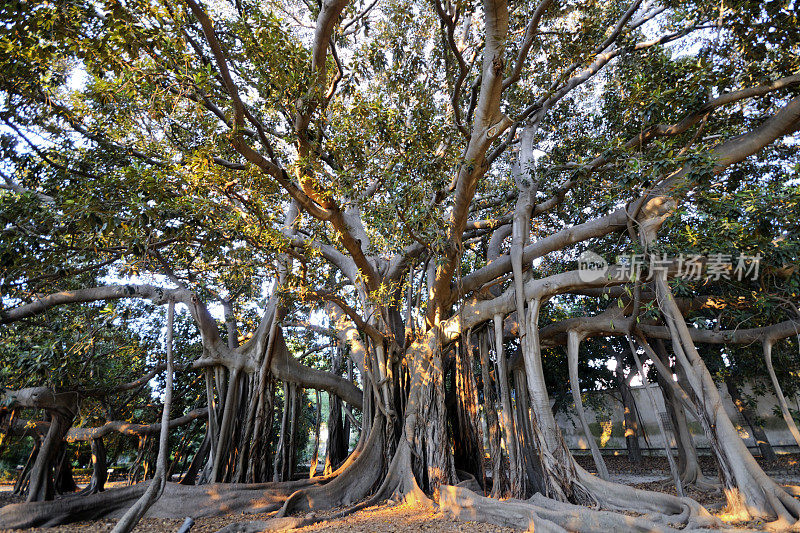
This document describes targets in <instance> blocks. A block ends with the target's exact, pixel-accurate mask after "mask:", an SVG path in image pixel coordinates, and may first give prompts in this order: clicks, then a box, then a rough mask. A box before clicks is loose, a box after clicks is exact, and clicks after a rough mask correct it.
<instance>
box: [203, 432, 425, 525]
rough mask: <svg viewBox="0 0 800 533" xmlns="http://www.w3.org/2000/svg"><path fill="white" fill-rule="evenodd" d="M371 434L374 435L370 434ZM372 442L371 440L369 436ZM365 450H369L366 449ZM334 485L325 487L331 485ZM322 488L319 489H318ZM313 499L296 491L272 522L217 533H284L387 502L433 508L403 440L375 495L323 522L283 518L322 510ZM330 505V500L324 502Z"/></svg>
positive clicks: (309, 517)
mask: <svg viewBox="0 0 800 533" xmlns="http://www.w3.org/2000/svg"><path fill="white" fill-rule="evenodd" d="M373 431H377V429H376V430H373ZM370 438H372V436H370ZM367 449H368V450H369V449H370V448H367ZM338 479H342V480H344V479H351V481H352V476H351V475H347V473H345V474H344V475H342V476H339V477H337V480H338ZM333 483H335V481H334V482H331V483H330V484H328V485H326V487H327V486H329V485H332V484H333ZM320 488H322V487H320ZM313 496H314V495H313V494H311V493H310V491H302V490H298V491H297V492H295V493H294V494H292V495H291V496H290V497H289V498H288V499H287V500H286V502H285V503H284V505H283V507H281V509H280V510H279V511H278V512H276V513H275V515H274V517H273V518H270V519H268V520H258V521H252V522H237V523H234V524H230V525H228V526H226V527H224V528H223V529H220V530H219V531H218V532H217V533H259V532H264V531H286V530H288V529H293V528H299V527H304V526H308V525H311V524H315V523H319V522H323V521H329V520H336V519H339V518H342V517H345V516H347V515H350V514H352V513H355V512H358V511H360V510H362V509H366V508H368V507H372V506H373V505H376V504H378V503H380V502H381V501H384V500H387V499H390V498H391V499H394V500H395V501H402V502H403V503H414V504H418V505H422V506H424V507H428V508H433V507H435V504H434V503H433V501H432V500H431V499H430V498H428V497H427V496H426V495H425V493H424V492H423V491H422V489H421V488H420V487H419V485H418V484H417V481H416V479H415V478H414V475H413V472H412V470H411V448H410V447H409V446H408V443H407V442H406V441H405V439H402V440H401V442H400V445H399V446H398V449H397V452H396V453H395V455H394V458H393V459H392V462H391V463H390V465H389V468H388V471H387V473H386V476H385V477H384V478H383V482H382V483H381V485H380V487H378V489H377V490H376V491H375V493H374V494H373V495H372V496H370V497H369V498H367V499H366V500H364V501H362V502H360V503H358V504H356V505H353V506H350V507H348V508H347V509H344V510H342V511H340V512H338V513H335V514H332V515H330V516H326V517H325V518H320V517H317V516H316V515H315V514H314V513H309V514H307V515H306V516H305V517H291V516H286V514H287V513H289V512H295V511H298V510H300V507H301V506H303V505H307V504H309V503H313V504H316V505H317V506H315V507H314V509H317V510H321V509H323V507H322V506H320V505H319V503H320V501H321V499H319V498H317V499H316V500H309V497H313ZM327 501H328V503H330V500H327Z"/></svg>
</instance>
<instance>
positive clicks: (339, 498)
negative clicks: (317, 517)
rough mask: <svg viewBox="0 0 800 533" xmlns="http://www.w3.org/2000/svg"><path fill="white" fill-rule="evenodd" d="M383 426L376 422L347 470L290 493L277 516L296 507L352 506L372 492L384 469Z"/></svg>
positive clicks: (311, 508)
mask: <svg viewBox="0 0 800 533" xmlns="http://www.w3.org/2000/svg"><path fill="white" fill-rule="evenodd" d="M384 440H385V437H384V430H383V425H382V424H376V425H375V427H374V428H373V429H372V432H371V433H370V436H369V440H368V441H367V442H366V444H365V446H364V451H363V453H361V454H360V455H359V456H358V457H357V458H356V459H355V460H354V461H353V462H352V463H350V465H349V467H348V468H347V470H345V471H344V472H342V473H341V474H339V475H337V476H336V478H334V479H333V480H332V481H330V482H329V483H326V484H325V485H316V486H313V487H304V488H301V489H298V490H297V491H296V492H294V493H293V494H291V495H290V496H289V497H288V498H287V499H286V501H285V502H284V503H283V505H282V506H281V508H280V511H278V514H277V515H276V518H282V517H285V516H287V515H288V514H289V513H291V512H295V511H308V510H318V509H330V508H332V507H340V506H349V505H352V504H353V503H354V502H357V501H359V500H362V499H363V498H365V497H366V496H367V495H368V494H370V493H371V492H372V491H373V490H374V488H375V486H376V485H377V483H378V481H379V480H380V476H381V474H382V473H383V464H384V461H383V449H384Z"/></svg>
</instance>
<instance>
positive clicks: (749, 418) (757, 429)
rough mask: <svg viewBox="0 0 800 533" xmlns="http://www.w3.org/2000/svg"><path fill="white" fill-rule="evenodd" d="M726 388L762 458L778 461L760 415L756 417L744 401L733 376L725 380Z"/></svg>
mask: <svg viewBox="0 0 800 533" xmlns="http://www.w3.org/2000/svg"><path fill="white" fill-rule="evenodd" d="M725 387H726V388H727V389H728V394H730V395H731V399H732V400H733V404H734V405H735V406H736V409H738V410H739V413H741V415H742V418H744V421H745V423H746V424H747V426H748V427H749V428H750V431H751V433H752V434H753V440H755V441H756V444H757V445H758V449H759V451H760V452H761V458H762V459H764V460H765V461H768V462H770V463H774V462H775V461H777V460H778V457H777V456H776V455H775V450H773V449H772V445H771V444H770V442H769V439H767V434H766V433H764V428H763V427H762V426H761V424H760V423H759V420H758V415H756V414H755V413H754V412H753V410H752V409H751V408H750V406H748V405H747V403H746V402H745V401H744V400H743V399H742V395H741V394H740V393H739V387H737V386H736V383H734V382H733V379H732V377H731V376H728V377H727V378H726V379H725Z"/></svg>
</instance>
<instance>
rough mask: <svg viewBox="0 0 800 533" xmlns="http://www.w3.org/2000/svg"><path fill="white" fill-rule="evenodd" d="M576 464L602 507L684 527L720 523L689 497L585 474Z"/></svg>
mask: <svg viewBox="0 0 800 533" xmlns="http://www.w3.org/2000/svg"><path fill="white" fill-rule="evenodd" d="M577 468H578V473H579V476H580V479H581V481H582V482H583V484H584V485H585V486H586V488H587V489H589V490H590V491H591V494H592V495H593V496H594V497H595V498H596V499H597V503H598V504H599V505H600V507H602V508H604V509H613V510H618V511H636V512H644V513H654V515H653V518H654V519H656V520H663V521H666V522H669V523H671V524H685V525H686V526H687V527H688V528H694V527H718V526H719V525H720V521H719V520H718V519H716V518H714V517H713V516H712V515H711V513H709V512H708V511H707V510H706V509H705V508H704V507H703V506H702V505H700V504H699V503H697V502H696V501H695V500H693V499H691V498H686V497H679V496H673V495H671V494H663V493H660V492H652V491H647V490H641V489H636V488H633V487H629V486H627V485H621V484H618V483H612V482H610V481H605V480H602V479H600V478H598V477H596V476H593V475H591V474H589V473H588V472H586V471H585V470H584V469H583V468H581V467H580V466H577Z"/></svg>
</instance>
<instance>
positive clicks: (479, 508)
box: [439, 486, 708, 533]
mask: <svg viewBox="0 0 800 533" xmlns="http://www.w3.org/2000/svg"><path fill="white" fill-rule="evenodd" d="M639 492H642V493H646V491H639ZM439 505H440V506H441V509H442V510H443V511H445V512H446V513H449V514H450V515H452V516H454V517H456V518H458V519H460V520H472V521H478V522H487V523H492V524H496V525H500V526H508V527H514V528H518V529H522V530H529V531H537V532H540V531H543V532H547V533H550V532H559V533H560V532H566V531H570V532H579V533H607V532H609V531H625V532H628V531H638V532H642V533H645V532H647V533H652V532H659V533H677V532H679V531H708V530H704V529H701V528H697V527H696V524H689V525H688V526H687V527H686V528H684V529H677V528H676V527H673V525H671V524H669V523H664V522H663V521H662V522H656V521H654V520H653V519H652V517H647V516H642V517H638V516H629V515H624V514H621V513H615V512H612V511H600V510H595V509H591V508H589V507H585V506H580V505H574V504H570V503H564V502H559V501H556V500H552V499H549V498H546V497H544V496H542V495H540V494H537V495H535V496H534V497H533V498H531V499H530V500H527V501H521V500H506V501H498V500H495V499H492V498H486V497H483V496H479V495H477V494H475V493H474V492H472V491H470V490H468V489H465V488H463V487H454V486H447V487H442V489H441V495H440V498H439ZM662 516H663V515H662Z"/></svg>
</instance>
